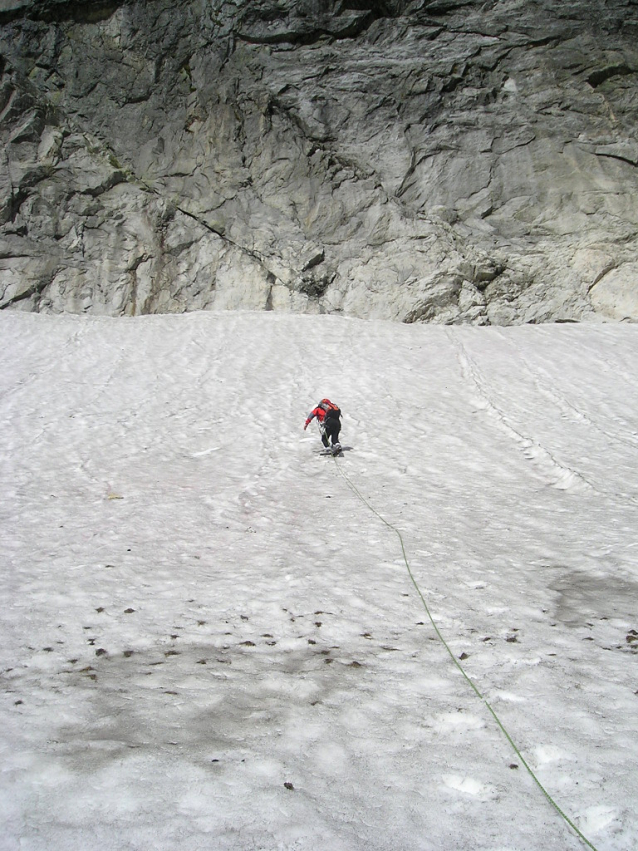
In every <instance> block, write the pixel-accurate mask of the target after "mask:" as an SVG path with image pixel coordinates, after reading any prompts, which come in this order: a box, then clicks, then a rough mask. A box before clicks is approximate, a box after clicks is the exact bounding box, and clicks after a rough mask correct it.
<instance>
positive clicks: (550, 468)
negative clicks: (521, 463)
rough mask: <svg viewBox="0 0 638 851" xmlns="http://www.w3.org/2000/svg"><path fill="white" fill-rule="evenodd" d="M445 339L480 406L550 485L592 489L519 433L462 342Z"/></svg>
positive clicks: (581, 489)
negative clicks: (500, 406) (493, 395)
mask: <svg viewBox="0 0 638 851" xmlns="http://www.w3.org/2000/svg"><path fill="white" fill-rule="evenodd" d="M449 339H450V340H451V341H452V342H453V345H454V346H456V348H457V351H458V358H459V363H460V365H461V371H462V373H463V375H464V376H465V377H466V378H468V379H469V380H470V381H471V382H472V383H473V384H474V386H475V387H476V390H477V391H478V395H479V399H480V405H481V407H482V408H483V409H484V410H485V411H486V412H487V413H488V414H489V415H490V416H491V417H492V418H493V419H494V420H495V422H496V425H497V426H498V428H499V429H500V430H501V431H502V432H504V433H505V434H506V435H507V436H508V437H509V438H511V439H512V440H513V441H514V442H515V443H517V444H518V445H519V446H520V447H521V448H522V450H523V454H524V455H525V457H526V458H528V459H529V460H530V461H533V462H536V463H537V465H538V466H539V467H540V468H541V469H544V470H545V471H546V472H547V473H548V474H549V475H550V476H551V478H552V479H553V481H552V486H553V487H555V488H558V489H559V490H572V489H574V488H577V489H578V490H580V491H585V490H587V491H592V490H593V491H595V490H596V488H595V487H594V486H593V485H592V484H591V482H589V481H588V480H587V479H586V478H585V477H584V476H583V475H582V473H578V472H577V471H576V470H572V469H571V468H570V467H566V466H565V465H564V464H561V462H560V461H558V460H557V459H556V458H555V457H554V456H553V455H552V453H551V452H550V451H549V450H548V449H545V447H544V446H542V445H541V444H540V443H538V441H536V440H534V439H533V438H531V437H527V436H526V435H524V434H521V432H519V431H518V430H517V429H516V428H515V427H514V426H513V425H512V424H511V423H510V422H509V420H508V418H507V415H506V414H505V412H504V411H502V410H501V409H500V408H499V407H498V406H497V405H496V404H495V403H494V402H493V401H492V399H491V397H490V395H489V393H488V391H487V389H486V388H485V386H484V383H483V381H482V379H481V377H480V374H479V370H478V368H477V366H476V365H475V364H474V362H473V361H472V359H471V358H470V356H469V355H468V353H467V351H466V349H465V347H464V345H463V343H461V342H460V341H457V340H455V339H454V338H453V337H451V336H449Z"/></svg>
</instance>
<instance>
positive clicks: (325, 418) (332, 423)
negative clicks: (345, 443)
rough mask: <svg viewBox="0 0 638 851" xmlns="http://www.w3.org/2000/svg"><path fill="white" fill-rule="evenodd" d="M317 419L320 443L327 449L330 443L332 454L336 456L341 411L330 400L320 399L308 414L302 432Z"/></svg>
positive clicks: (339, 449)
mask: <svg viewBox="0 0 638 851" xmlns="http://www.w3.org/2000/svg"><path fill="white" fill-rule="evenodd" d="M315 417H316V418H317V422H318V423H319V430H320V432H321V442H322V443H323V445H324V446H325V447H326V449H328V448H329V447H330V444H331V443H332V452H333V454H335V455H336V454H337V453H339V452H341V444H340V443H339V432H340V431H341V422H340V419H339V418H340V417H341V411H340V409H339V407H338V406H337V405H335V404H334V403H333V402H331V401H330V399H322V400H321V402H319V404H318V405H317V407H316V408H313V409H312V411H310V413H309V414H308V417H307V419H306V422H305V424H304V427H303V429H304V431H305V430H306V429H307V428H308V426H309V425H310V423H311V422H312V420H313V419H314V418H315Z"/></svg>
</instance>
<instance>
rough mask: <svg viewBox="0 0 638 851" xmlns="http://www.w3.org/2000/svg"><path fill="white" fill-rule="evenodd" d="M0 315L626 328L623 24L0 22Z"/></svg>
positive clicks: (518, 8)
mask: <svg viewBox="0 0 638 851" xmlns="http://www.w3.org/2000/svg"><path fill="white" fill-rule="evenodd" d="M0 72H1V75H2V76H1V84H0V132H1V134H2V143H3V146H2V154H1V156H2V163H1V165H0V240H1V242H0V306H2V307H16V308H18V307H19V308H21V309H28V310H40V311H74V312H83V311H90V312H94V313H105V314H111V315H121V314H139V313H153V312H180V311H186V310H196V309H209V308H215V309H224V308H246V309H264V310H293V311H300V312H301V311H305V312H343V313H346V314H350V315H354V316H361V317H380V318H387V319H396V320H400V321H404V322H427V321H434V322H445V323H457V322H472V323H478V324H487V323H492V324H511V323H518V322H543V321H574V320H581V319H596V318H600V319H613V320H622V319H638V262H637V258H636V244H635V240H636V234H637V232H638V141H637V140H636V127H637V126H638V4H637V3H636V0H607V2H604V3H603V2H601V0H574V2H570V0H562V2H560V3H556V2H554V0H500V1H499V0H488V2H485V0H429V1H428V0H414V2H409V0H235V2H228V0H146V2H142V0H92V2H88V0H83V2H79V0H78V2H75V0H40V2H38V0H0Z"/></svg>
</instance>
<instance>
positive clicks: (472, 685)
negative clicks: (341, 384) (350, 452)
mask: <svg viewBox="0 0 638 851" xmlns="http://www.w3.org/2000/svg"><path fill="white" fill-rule="evenodd" d="M334 461H335V464H336V466H337V470H338V471H339V473H340V474H341V476H342V477H343V479H344V480H345V482H346V484H347V485H348V487H349V488H350V490H351V491H352V492H353V493H354V495H355V496H356V497H357V499H359V500H360V501H361V502H362V503H363V504H364V505H365V506H366V507H367V508H368V509H369V510H370V511H371V512H372V513H373V514H374V515H375V517H377V518H378V519H379V520H380V521H381V522H382V523H383V525H384V526H386V527H387V528H388V529H390V530H391V531H392V532H394V533H395V535H396V536H397V538H398V539H399V544H400V545H401V553H402V555H403V561H404V562H405V566H406V569H407V571H408V576H409V577H410V580H411V582H412V584H413V585H414V588H415V590H416V592H417V594H418V595H419V597H420V599H421V602H422V603H423V608H424V609H425V613H426V614H427V616H428V619H429V621H430V623H431V624H432V627H433V629H434V631H435V632H436V634H437V636H438V638H439V640H440V641H441V644H442V645H443V646H444V647H445V649H446V650H447V652H448V655H449V657H450V659H451V660H452V662H454V664H455V665H456V667H457V668H458V670H459V671H460V673H461V675H462V677H463V679H464V680H465V681H466V683H467V684H468V685H469V686H470V688H471V689H472V691H473V692H474V693H475V694H476V696H477V697H478V698H479V700H481V701H482V702H483V704H484V705H485V707H486V708H487V710H488V712H489V713H490V715H491V716H492V718H493V719H494V721H495V722H496V724H497V726H498V727H499V729H500V731H501V732H502V733H503V735H504V736H505V738H506V739H507V741H508V742H509V743H510V745H511V747H512V749H513V751H514V753H515V754H516V756H517V757H518V759H520V761H521V763H522V764H523V765H524V766H525V768H526V770H527V773H528V774H529V776H530V777H531V778H532V780H533V781H534V783H535V784H536V785H537V786H538V788H539V789H540V791H541V792H542V793H543V795H544V796H545V798H546V799H547V801H548V802H549V803H550V804H551V805H552V807H553V808H554V809H555V810H556V812H557V813H558V814H559V816H561V818H562V819H563V820H564V821H565V822H566V823H567V824H568V825H569V827H571V829H572V830H573V831H574V833H576V835H577V836H578V837H579V838H580V839H581V840H582V841H583V842H584V843H585V845H587V847H588V848H591V849H592V851H598V849H597V848H596V847H595V846H594V845H592V843H591V842H590V841H589V839H587V837H586V836H585V835H584V834H583V833H582V832H581V831H580V830H579V829H578V828H577V827H576V825H575V824H574V822H573V821H572V820H571V819H570V818H569V816H568V815H566V813H565V812H564V811H563V810H562V809H561V808H560V807H559V805H558V804H557V803H556V801H555V800H554V799H553V798H552V796H551V795H550V794H549V792H548V791H547V789H546V788H545V787H544V786H543V784H542V783H541V781H540V780H539V779H538V777H537V776H536V774H535V773H534V770H533V768H532V767H531V766H530V765H529V763H528V762H527V760H526V759H525V757H524V756H523V754H522V753H521V751H520V750H519V748H518V746H517V744H516V742H515V741H514V740H513V739H512V737H511V735H510V734H509V732H508V731H507V729H506V727H505V725H504V724H503V722H502V721H501V719H500V718H499V717H498V715H497V714H496V711H495V710H494V708H493V707H492V705H491V704H490V702H489V700H488V699H487V698H486V697H485V696H484V695H482V694H481V692H480V691H479V689H478V687H477V686H476V684H475V683H474V681H473V680H472V679H471V677H470V676H469V674H468V673H467V672H466V670H465V669H464V668H463V665H461V663H460V662H459V660H458V659H457V658H456V656H455V655H454V653H453V652H452V650H451V649H450V646H449V644H448V643H447V641H446V640H445V638H444V637H443V635H442V633H441V631H440V629H439V627H438V626H437V624H436V621H435V620H434V618H433V616H432V613H431V612H430V607H429V606H428V604H427V601H426V599H425V597H424V596H423V594H422V593H421V589H420V588H419V586H418V584H417V581H416V579H415V578H414V574H413V573H412V568H411V567H410V562H409V561H408V556H407V553H406V549H405V543H404V541H403V535H402V534H401V532H400V531H399V530H398V529H397V527H396V526H394V525H393V524H392V523H390V522H389V521H388V520H386V519H385V517H383V516H382V515H381V514H379V512H378V511H377V510H376V508H375V507H374V506H373V505H372V504H371V503H370V502H369V501H368V500H367V499H366V498H365V496H363V494H362V493H361V491H360V490H359V489H358V488H357V486H356V485H355V484H354V482H353V481H352V480H351V479H350V477H349V476H348V474H347V473H346V472H345V471H344V470H343V468H342V465H341V464H339V462H338V461H337V456H336V455H335V456H334Z"/></svg>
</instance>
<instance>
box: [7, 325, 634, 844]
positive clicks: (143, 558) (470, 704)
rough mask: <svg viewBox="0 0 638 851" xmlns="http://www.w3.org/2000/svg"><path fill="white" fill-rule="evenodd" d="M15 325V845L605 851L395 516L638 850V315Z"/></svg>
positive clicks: (10, 755) (10, 737) (560, 764)
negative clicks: (463, 321)
mask: <svg viewBox="0 0 638 851" xmlns="http://www.w3.org/2000/svg"><path fill="white" fill-rule="evenodd" d="M0 339H1V346H0V441H1V446H2V449H1V456H0V488H1V493H2V497H3V498H2V507H1V509H0V511H1V515H0V516H1V524H2V532H1V534H2V552H3V558H2V572H1V590H2V601H3V605H2V607H0V630H1V632H0V635H1V641H0V657H1V658H0V671H1V672H2V691H1V713H2V715H1V719H2V734H1V737H0V738H1V751H0V752H1V758H2V775H1V776H2V780H1V782H2V787H1V792H0V815H1V818H2V823H3V824H4V830H3V832H2V836H1V837H0V848H1V849H2V851H9V849H11V851H13V849H21V851H25V849H28V851H57V850H58V849H60V851H62V849H64V851H76V849H77V851H93V849H95V850H96V851H97V849H105V851H106V849H113V850H114V851H115V849H117V851H124V849H140V851H141V849H144V851H147V849H161V851H173V849H175V851H177V849H180V851H184V849H187V851H191V849H219V851H222V850H223V851H226V849H229V851H230V849H233V851H248V849H265V851H275V849H286V851H292V849H297V850H298V851H315V850H316V849H334V851H417V849H418V851H461V850H462V849H467V850H468V851H470V850H471V851H479V849H480V851H488V849H489V851H506V849H507V851H571V849H579V848H585V847H587V846H586V844H585V842H584V840H583V839H582V838H581V837H579V836H578V835H577V834H576V833H575V832H574V831H573V830H572V829H571V828H570V827H569V825H568V824H567V823H566V822H565V821H564V820H563V819H562V818H561V816H560V815H559V814H558V813H557V812H556V810H555V809H554V808H553V807H552V805H551V804H550V803H549V801H548V800H547V799H546V797H545V796H544V795H543V793H542V791H541V790H540V789H539V788H538V786H537V785H536V783H535V782H534V780H533V779H532V777H531V776H530V775H529V773H528V772H527V771H526V769H525V766H524V764H523V763H522V762H521V760H520V758H519V756H518V755H517V754H516V752H515V751H514V750H513V749H512V746H511V744H510V743H509V742H508V740H507V739H506V737H505V736H504V734H503V732H502V731H501V730H500V729H499V727H498V726H497V724H496V722H495V721H494V718H493V717H492V715H491V714H490V712H489V709H488V707H487V704H486V703H485V702H484V701H482V700H481V699H480V698H479V697H478V696H477V694H476V693H475V692H474V691H473V690H472V688H471V687H470V686H469V684H468V682H467V681H466V679H464V677H463V676H462V674H461V672H460V671H459V670H458V669H457V668H456V666H455V664H454V663H453V661H452V659H451V658H450V656H449V654H448V652H447V650H446V648H445V646H444V645H443V644H442V643H441V641H440V639H439V637H438V636H437V633H436V631H435V629H434V628H433V626H432V623H431V622H430V620H429V618H428V614H427V611H426V609H425V608H424V605H423V601H422V600H421V597H420V595H419V593H418V592H417V589H416V588H415V585H414V584H413V582H412V580H411V578H410V575H409V572H408V569H407V567H406V563H405V562H404V560H403V556H402V552H401V546H400V541H399V538H398V535H397V534H396V532H395V530H396V531H398V532H400V533H401V535H402V538H403V541H404V544H405V552H406V556H407V559H408V564H409V567H410V569H411V571H412V574H413V576H414V579H415V582H416V584H417V586H418V589H419V591H420V593H421V594H422V595H423V599H424V600H425V602H426V604H427V606H428V607H429V609H430V612H431V614H432V617H433V618H434V621H435V623H436V625H437V627H438V628H439V630H440V632H441V635H442V636H443V637H444V638H445V640H446V641H447V642H448V645H449V648H450V651H451V652H452V654H453V655H454V657H455V658H456V659H457V660H458V661H459V663H460V664H461V665H462V666H463V668H464V670H465V672H466V674H467V676H468V677H470V678H471V679H472V681H473V682H474V683H475V685H476V687H477V689H478V690H479V691H480V692H481V694H482V695H483V696H484V697H485V699H486V701H488V702H489V705H490V706H491V707H493V709H494V711H495V712H496V713H497V714H498V717H499V719H500V720H501V722H502V724H503V725H504V726H505V728H506V729H507V731H508V733H509V734H510V735H511V737H512V739H513V740H514V742H515V743H516V745H517V746H518V747H519V748H520V751H521V753H522V755H523V756H524V758H525V760H526V761H527V763H528V764H529V766H530V768H531V769H532V770H533V771H534V772H535V773H536V776H537V778H538V780H539V782H540V783H542V784H543V785H544V787H545V789H546V790H547V792H548V794H549V795H551V796H552V797H553V799H554V800H555V802H556V804H557V805H558V806H559V807H560V808H562V810H563V811H564V813H565V815H566V816H567V817H568V818H570V819H571V820H573V822H574V824H575V825H576V826H577V827H578V829H579V830H580V831H582V833H583V835H584V836H585V837H586V838H587V840H588V841H589V842H590V843H591V846H592V847H595V848H597V849H598V851H633V849H635V848H636V847H638V820H637V817H636V801H638V772H637V770H636V765H638V736H637V726H638V725H637V723H636V718H637V717H638V715H637V709H638V670H637V663H638V658H637V652H638V607H637V605H636V601H637V591H638V483H637V473H636V469H637V466H638V463H637V462H638V397H637V395H636V392H635V391H636V375H638V327H637V326H611V325H607V326H551V327H522V328H507V329H476V328H442V327H432V326H404V325H394V324H389V323H381V322H360V321H356V320H346V319H342V318H336V317H321V316H320V317H311V316H289V315H283V314H272V313H270V314H263V313H259V314H250V313H246V314H233V313H228V314H191V315H187V316H155V317H144V318H139V319H134V320H125V319H119V320H109V319H98V318H86V317H75V316H65V317H47V316H40V315H31V314H22V313H3V314H1V315H0ZM322 396H330V397H331V398H333V399H334V400H335V401H337V402H338V403H339V404H340V406H341V408H342V410H343V412H344V426H343V431H342V443H343V444H344V446H345V447H347V450H346V452H345V453H344V456H343V458H341V459H339V460H333V459H332V458H326V457H322V456H320V455H318V454H317V450H318V449H319V440H318V436H317V433H316V431H313V430H312V428H310V429H309V430H308V431H307V432H306V433H304V432H303V431H302V426H303V421H304V418H305V415H306V413H307V411H308V410H309V409H310V407H312V405H313V404H314V403H316V401H317V400H318V399H319V398H321V397H322ZM313 425H314V424H313ZM353 488H356V491H357V492H355V490H354V489H353ZM375 512H377V513H376V514H375ZM381 518H382V519H383V521H385V522H382V519H381ZM386 524H391V526H392V527H394V528H391V527H390V526H388V525H386Z"/></svg>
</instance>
